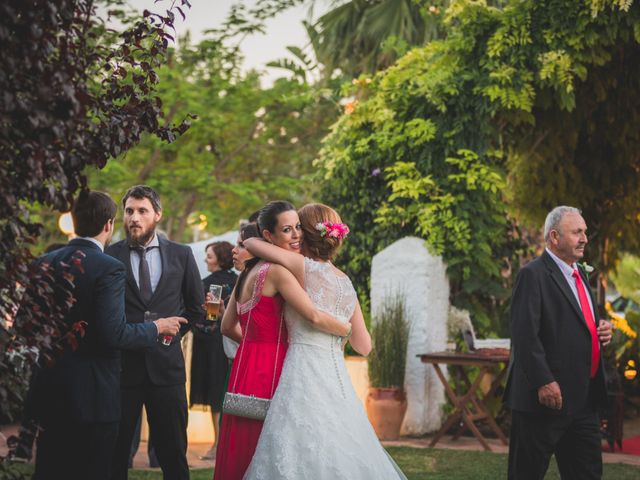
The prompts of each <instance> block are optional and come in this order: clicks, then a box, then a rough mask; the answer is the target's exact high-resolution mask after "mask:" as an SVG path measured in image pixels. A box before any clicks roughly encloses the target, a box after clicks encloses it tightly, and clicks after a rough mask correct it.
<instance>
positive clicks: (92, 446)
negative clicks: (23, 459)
mask: <svg viewBox="0 0 640 480" xmlns="http://www.w3.org/2000/svg"><path fill="white" fill-rule="evenodd" d="M41 427H42V430H41V431H40V433H39V434H38V442H37V452H36V469H35V473H34V475H33V479H34V480H60V479H62V478H64V479H65V480H86V479H88V478H90V479H92V480H109V478H110V475H111V462H112V458H113V452H114V450H115V446H116V439H117V437H118V422H104V423H102V422H100V423H98V422H74V421H72V420H68V421H64V420H62V421H61V419H56V420H55V421H51V422H43V423H42V424H41Z"/></svg>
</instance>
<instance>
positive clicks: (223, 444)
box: [213, 262, 288, 480]
mask: <svg viewBox="0 0 640 480" xmlns="http://www.w3.org/2000/svg"><path fill="white" fill-rule="evenodd" d="M269 265H270V264H269V263H266V262H265V263H263V264H262V265H260V266H259V270H258V275H257V277H256V282H255V285H254V287H253V294H252V296H251V299H250V300H249V301H248V302H246V303H243V304H238V305H237V309H238V318H239V320H240V326H241V327H242V333H243V335H242V336H243V340H242V342H241V343H240V347H239V348H238V352H237V353H236V357H235V360H234V361H233V366H232V368H231V375H230V376H229V387H228V390H229V391H230V392H234V393H243V394H245V395H254V396H256V397H261V398H271V397H272V394H273V390H275V387H277V386H278V379H279V378H280V372H281V371H282V364H283V363H284V357H285V354H286V352H287V346H288V337H287V330H286V325H285V323H284V321H283V320H282V314H283V310H282V309H283V306H284V300H283V299H282V297H281V296H280V295H276V296H274V297H265V296H263V295H262V287H263V285H264V281H265V278H266V276H267V272H268V270H269ZM247 325H248V329H247ZM274 368H275V370H274ZM274 372H275V383H274ZM262 424H263V422H262V421H261V420H252V419H249V418H244V417H238V416H235V415H227V414H224V412H223V415H222V426H221V428H220V440H219V441H218V449H217V451H216V464H215V471H214V475H213V478H214V480H242V477H243V476H244V473H245V471H246V469H247V467H248V466H249V463H251V458H252V457H253V453H254V451H255V449H256V445H257V444H258V438H259V437H260V432H261V431H262Z"/></svg>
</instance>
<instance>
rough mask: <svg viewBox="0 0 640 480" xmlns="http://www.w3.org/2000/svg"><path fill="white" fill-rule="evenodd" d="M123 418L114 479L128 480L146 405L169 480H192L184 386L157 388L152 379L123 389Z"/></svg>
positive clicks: (161, 463) (115, 457)
mask: <svg viewBox="0 0 640 480" xmlns="http://www.w3.org/2000/svg"><path fill="white" fill-rule="evenodd" d="M121 395H122V418H121V420H120V431H119V434H118V442H117V444H116V451H115V455H114V459H113V475H112V477H111V478H112V480H126V479H127V478H128V471H127V470H128V463H129V455H130V453H131V442H132V440H133V435H134V432H135V429H136V423H137V422H138V419H139V417H140V414H141V410H142V405H144V406H145V409H146V411H147V420H148V422H149V431H150V434H151V435H153V443H154V447H155V451H156V455H157V457H158V462H159V463H160V468H161V469H162V473H163V477H164V478H165V479H166V480H188V479H189V465H188V463H187V395H186V390H185V385H184V383H181V384H178V385H169V386H158V385H153V384H152V383H151V382H150V381H149V379H147V380H146V381H145V382H144V384H142V385H139V386H135V387H122V388H121Z"/></svg>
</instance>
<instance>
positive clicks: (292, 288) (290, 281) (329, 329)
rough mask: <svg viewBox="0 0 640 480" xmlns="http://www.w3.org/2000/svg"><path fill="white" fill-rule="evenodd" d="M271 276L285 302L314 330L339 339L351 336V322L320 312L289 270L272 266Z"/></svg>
mask: <svg viewBox="0 0 640 480" xmlns="http://www.w3.org/2000/svg"><path fill="white" fill-rule="evenodd" d="M276 248H278V247H276ZM269 275H270V276H271V278H272V279H273V283H274V285H275V287H276V289H277V290H278V292H280V294H281V295H282V297H283V298H284V301H285V302H287V303H288V304H289V305H291V306H292V307H293V308H294V309H295V310H296V311H297V312H298V313H299V314H300V315H302V316H303V317H304V318H305V319H306V320H307V321H308V322H309V323H311V325H313V327H314V328H316V329H318V330H320V331H322V332H326V333H330V334H332V335H337V336H339V337H344V336H346V335H348V334H349V331H350V330H351V325H350V324H349V322H341V321H340V320H338V319H336V318H334V317H332V316H331V315H329V314H328V313H325V312H322V311H320V310H318V309H317V308H316V307H315V305H314V304H313V302H312V301H311V299H310V298H309V295H307V292H305V291H304V289H303V288H302V287H301V286H300V284H299V283H298V281H297V280H296V278H295V277H294V276H293V274H292V273H291V272H290V271H289V270H288V269H286V268H284V267H282V266H281V265H272V266H271V268H269Z"/></svg>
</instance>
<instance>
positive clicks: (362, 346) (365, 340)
mask: <svg viewBox="0 0 640 480" xmlns="http://www.w3.org/2000/svg"><path fill="white" fill-rule="evenodd" d="M351 326H352V327H353V330H352V331H351V338H349V343H350V344H351V346H352V347H353V349H354V350H355V351H356V352H358V353H359V354H360V355H364V356H365V357H366V356H367V355H369V353H371V335H369V332H368V331H367V326H366V325H365V323H364V316H363V315H362V309H361V308H360V302H356V309H355V311H354V312H353V315H352V316H351Z"/></svg>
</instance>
